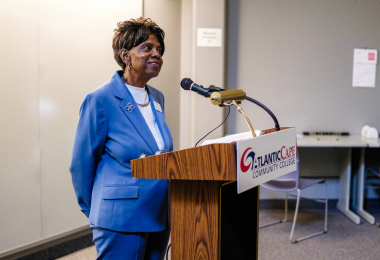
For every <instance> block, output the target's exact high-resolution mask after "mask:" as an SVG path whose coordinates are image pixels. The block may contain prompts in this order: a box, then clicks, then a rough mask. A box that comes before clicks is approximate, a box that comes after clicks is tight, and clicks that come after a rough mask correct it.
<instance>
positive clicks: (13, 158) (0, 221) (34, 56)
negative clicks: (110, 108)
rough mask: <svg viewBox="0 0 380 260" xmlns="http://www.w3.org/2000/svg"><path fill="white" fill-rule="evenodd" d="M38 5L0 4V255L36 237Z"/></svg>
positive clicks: (38, 220) (38, 231)
mask: <svg viewBox="0 0 380 260" xmlns="http://www.w3.org/2000/svg"><path fill="white" fill-rule="evenodd" d="M37 7H38V1H37V0H36V1H29V0H17V1H16V0H9V1H0V24H1V26H0V35H1V39H0V57H1V59H0V71H1V76H0V122H1V123H0V230H1V231H0V253H1V252H2V251H5V250H7V249H9V248H12V247H16V246H18V245H21V244H25V243H28V242H29V241H33V240H37V239H39V238H40V237H41V202H40V199H41V195H40V187H41V186H40V185H41V184H40V146H39V129H40V127H39V112H38V100H39V97H38V8H37Z"/></svg>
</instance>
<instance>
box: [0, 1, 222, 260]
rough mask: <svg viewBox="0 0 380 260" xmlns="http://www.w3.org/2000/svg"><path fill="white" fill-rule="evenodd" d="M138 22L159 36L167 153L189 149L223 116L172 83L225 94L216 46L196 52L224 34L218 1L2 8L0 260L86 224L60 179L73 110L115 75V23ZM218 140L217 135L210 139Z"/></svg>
mask: <svg viewBox="0 0 380 260" xmlns="http://www.w3.org/2000/svg"><path fill="white" fill-rule="evenodd" d="M143 9H144V13H143ZM210 10H212V12H211V11H210ZM141 15H144V17H149V18H151V19H152V20H154V21H156V22H157V23H158V24H159V25H160V26H161V27H162V28H163V29H164V30H165V32H166V37H165V43H166V52H165V55H164V66H163V69H162V72H161V74H160V76H159V77H157V78H155V79H152V80H151V81H150V82H149V83H150V84H151V85H153V86H154V87H156V88H158V89H160V90H161V91H162V92H163V93H164V94H165V101H166V102H165V108H166V120H167V122H168V125H169V127H170V129H171V132H172V135H173V139H174V148H175V149H180V148H187V147H191V146H193V145H194V144H195V142H196V141H197V140H198V139H199V138H201V137H202V136H203V135H205V134H206V133H207V132H209V131H210V130H211V129H213V128H214V127H215V126H217V125H218V124H219V123H220V122H221V121H222V118H223V109H221V108H219V107H215V106H213V105H212V104H211V103H210V101H209V100H208V99H205V98H203V97H201V96H199V95H197V94H195V93H193V92H187V91H184V90H182V89H181V88H180V81H181V79H182V78H183V77H190V78H192V79H193V80H194V81H195V82H197V83H199V84H203V85H204V86H206V87H207V86H208V85H210V84H214V85H217V86H219V87H223V85H224V81H223V78H224V74H223V69H224V57H223V55H224V51H223V49H224V47H215V48H205V47H197V46H196V45H195V42H196V38H195V32H196V29H197V28H199V27H202V28H222V29H223V30H224V23H225V19H224V0H209V1H200V0H182V1H179V0H178V1H175V0H145V1H144V5H143V1H142V0H138V1H136V0H111V1H106V2H105V1H100V0H99V1H93V0H83V1H74V0H70V1H67V0H35V1H29V0H12V1H11V0H9V1H6V0H4V1H0V20H1V22H2V25H5V26H2V27H0V33H1V35H6V37H2V39H1V41H0V47H1V48H0V53H1V57H2V59H1V60H0V69H1V71H2V75H1V77H0V86H1V87H0V91H1V95H0V106H1V107H0V120H1V122H2V124H1V128H0V133H1V135H0V141H1V146H0V162H1V164H0V195H1V196H0V208H1V209H2V211H1V213H0V228H1V229H2V232H1V233H0V241H1V243H0V257H3V256H5V255H7V254H9V252H14V251H17V250H19V249H17V248H18V247H19V248H25V247H28V245H31V244H30V243H32V242H34V245H36V243H37V244H38V243H39V241H42V242H46V241H48V240H49V238H54V237H57V236H62V235H64V234H65V233H67V234H68V233H70V232H74V231H75V230H76V228H81V227H84V226H86V225H88V222H87V219H86V218H85V216H84V215H83V214H82V213H81V212H80V211H79V206H78V205H77V202H76V199H75V196H74V191H73V188H72V185H71V176H70V173H69V171H68V167H69V164H70V157H71V149H72V145H73V140H74V133H75V129H76V125H77V122H78V114H79V107H80V104H81V102H82V100H83V98H84V96H85V95H86V94H87V93H88V92H90V91H91V90H93V89H95V88H97V87H99V86H100V85H101V84H103V83H105V82H106V81H108V80H109V79H110V77H111V76H112V74H113V73H114V71H115V70H117V69H119V68H118V66H117V65H116V63H115V61H114V60H113V55H112V48H111V38H112V35H113V32H112V31H113V29H114V28H115V27H116V22H117V21H122V20H126V19H129V18H136V17H139V16H141ZM223 33H224V31H223ZM223 44H224V43H223ZM222 134H223V129H222V128H221V129H218V130H217V131H216V132H215V133H214V134H213V135H212V136H211V137H220V136H222ZM42 242H41V243H42ZM20 246H23V247H20ZM12 248H13V249H14V250H10V249H12ZM9 250H10V251H9Z"/></svg>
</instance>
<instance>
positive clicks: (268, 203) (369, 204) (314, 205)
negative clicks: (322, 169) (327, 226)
mask: <svg viewBox="0 0 380 260" xmlns="http://www.w3.org/2000/svg"><path fill="white" fill-rule="evenodd" d="M337 203H338V200H337V199H329V205H328V207H329V209H336V205H337ZM295 205H296V200H295V199H293V198H288V208H289V209H295ZM303 206H305V207H307V208H311V209H324V207H325V205H324V204H323V203H318V202H315V201H311V200H303V199H301V200H300V207H303ZM284 207H285V199H261V200H260V204H259V208H260V209H284ZM364 209H366V210H368V211H369V212H373V213H376V212H380V200H379V199H366V200H365V201H364Z"/></svg>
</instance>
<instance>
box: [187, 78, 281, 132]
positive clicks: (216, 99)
mask: <svg viewBox="0 0 380 260" xmlns="http://www.w3.org/2000/svg"><path fill="white" fill-rule="evenodd" d="M181 87H182V88H183V89H184V90H191V91H194V92H197V93H198V94H199V95H201V96H204V97H207V98H208V97H210V96H211V94H212V93H213V92H219V91H225V90H224V89H222V88H217V87H215V86H214V85H211V86H210V87H209V88H204V87H203V86H202V85H198V84H196V83H194V82H193V81H192V80H191V79H189V78H183V79H182V80H181ZM239 91H242V92H236V93H235V92H232V91H226V92H228V93H226V94H225V95H224V94H222V95H214V96H213V97H212V100H211V102H212V103H213V104H214V105H220V104H222V103H223V102H225V101H227V100H229V101H231V98H236V99H238V100H243V99H244V98H245V100H248V101H249V102H252V103H254V104H256V105H258V106H259V107H261V108H262V109H264V110H265V111H266V112H267V113H268V114H269V115H270V116H271V117H272V119H273V121H274V125H275V128H276V131H280V124H279V123H278V121H277V118H276V116H275V115H274V114H273V112H272V111H270V110H269V108H267V107H266V106H264V105H263V104H262V103H260V102H259V101H257V100H255V99H253V98H251V97H248V96H246V95H245V92H244V91H243V90H241V89H240V90H239ZM243 97H244V98H243Z"/></svg>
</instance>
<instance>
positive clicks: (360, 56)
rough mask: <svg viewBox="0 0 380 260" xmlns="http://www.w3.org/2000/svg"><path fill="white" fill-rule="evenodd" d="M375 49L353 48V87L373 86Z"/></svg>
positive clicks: (375, 60)
mask: <svg viewBox="0 0 380 260" xmlns="http://www.w3.org/2000/svg"><path fill="white" fill-rule="evenodd" d="M376 64H377V50H370V49H354V71H353V77H352V86H353V87H370V88H374V87H375V82H376Z"/></svg>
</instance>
